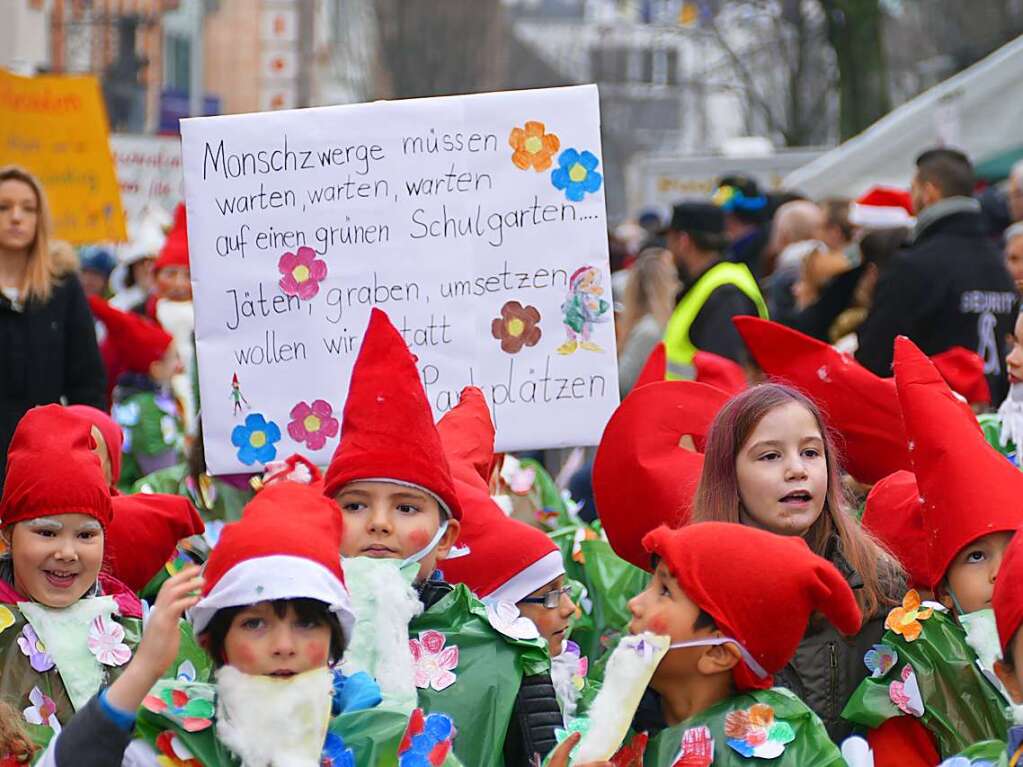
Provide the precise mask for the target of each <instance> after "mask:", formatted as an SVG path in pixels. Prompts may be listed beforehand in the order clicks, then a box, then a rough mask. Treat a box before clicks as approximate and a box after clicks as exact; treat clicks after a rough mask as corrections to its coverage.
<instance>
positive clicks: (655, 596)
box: [594, 522, 861, 767]
mask: <svg viewBox="0 0 1023 767" xmlns="http://www.w3.org/2000/svg"><path fill="white" fill-rule="evenodd" d="M643 546H644V548H645V549H646V550H647V551H648V552H649V553H650V554H651V564H649V565H648V567H651V566H652V568H653V571H654V573H653V579H652V580H651V581H650V584H649V586H648V587H647V588H646V590H645V591H643V592H642V593H641V594H639V595H638V596H636V597H634V598H633V599H632V600H631V601H630V602H629V609H630V610H631V611H632V615H633V618H632V622H631V623H630V625H629V630H630V632H632V633H633V634H634V635H636V634H641V633H644V632H649V633H652V634H655V635H658V636H666V637H668V638H669V639H670V645H668V650H667V652H666V654H664V655H663V657H662V658H661V659H660V661H659V663H658V664H657V666H656V669H655V670H654V671H653V676H652V678H651V681H650V686H651V687H652V688H653V689H654V690H656V691H657V692H658V693H659V694H660V696H661V697H660V700H661V710H662V713H663V717H664V722H665V723H666V725H667V727H666V728H664V729H662V730H660V731H659V732H651V733H650V741H649V743H648V744H647V746H646V750H645V758H644V759H643V764H644V765H646V766H647V767H671V766H672V765H675V764H699V765H711V764H713V765H718V767H727V766H728V765H736V766H737V765H743V764H749V763H750V760H751V759H769V760H771V764H776V765H793V766H796V765H798V766H799V767H803V766H804V765H814V767H831V766H834V767H839V765H844V764H845V762H844V760H843V759H842V756H841V754H840V753H839V751H838V748H837V747H836V746H835V744H834V743H832V741H831V739H830V738H829V737H828V734H827V731H826V730H825V728H824V725H823V723H822V722H821V720H820V719H819V718H818V717H817V715H816V714H814V713H813V711H811V710H810V709H809V708H808V707H807V706H806V704H804V703H803V702H802V701H801V700H799V698H797V697H796V696H795V695H793V694H792V693H791V692H789V691H788V690H786V689H783V688H777V687H772V674H775V673H777V672H778V671H780V670H781V669H782V668H784V667H785V665H786V664H787V663H788V662H789V661H790V660H791V659H792V656H793V654H794V653H795V652H796V648H797V647H798V645H799V642H800V640H801V639H802V636H803V627H804V626H805V625H806V623H807V621H808V620H809V618H810V616H811V614H813V613H815V612H820V613H822V614H823V615H825V616H827V617H828V619H829V620H831V621H833V622H834V623H835V625H836V627H837V628H838V629H839V630H840V631H842V632H843V633H846V634H852V633H855V632H856V631H858V630H859V627H860V622H861V616H860V609H859V606H858V605H857V603H856V599H855V597H854V596H853V592H852V589H850V588H849V585H848V584H847V583H846V580H845V578H844V577H843V576H842V574H841V573H839V572H838V570H837V569H835V567H834V566H833V565H832V564H831V563H829V562H827V561H826V560H824V559H822V558H821V557H818V556H817V555H815V554H813V553H812V552H811V551H810V549H809V548H808V547H807V545H806V543H805V542H804V541H803V540H801V539H799V538H794V537H783V536H779V535H774V534H772V533H768V532H766V531H763V530H757V529H755V528H751V527H746V526H736V525H729V524H727V523H719V522H706V523H698V524H689V525H686V526H685V527H682V528H680V529H677V530H673V529H670V528H668V527H665V526H661V527H659V528H657V529H656V530H654V531H653V532H651V533H648V534H647V535H646V536H645V537H644V538H643ZM740 565H741V566H740ZM605 694H614V691H613V690H612V689H611V683H610V682H606V683H605V687H604V689H603V690H602V691H601V693H600V696H603V695H605ZM600 696H598V699H597V700H596V701H595V702H594V710H596V709H597V708H598V706H599V705H600Z"/></svg>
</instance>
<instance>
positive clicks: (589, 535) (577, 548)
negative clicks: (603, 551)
mask: <svg viewBox="0 0 1023 767" xmlns="http://www.w3.org/2000/svg"><path fill="white" fill-rule="evenodd" d="M599 537H600V536H598V535H597V534H596V533H595V532H593V530H591V529H590V528H589V527H578V528H576V531H575V535H574V536H573V538H572V561H573V562H577V563H578V564H580V565H584V564H586V555H585V554H583V541H596V540H598V539H599Z"/></svg>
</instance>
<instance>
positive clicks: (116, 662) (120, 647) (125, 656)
mask: <svg viewBox="0 0 1023 767" xmlns="http://www.w3.org/2000/svg"><path fill="white" fill-rule="evenodd" d="M87 642H88V645H89V652H91V653H92V654H93V655H95V656H96V660H98V661H99V662H100V663H102V664H103V665H104V666H123V665H124V664H125V663H127V662H128V661H130V660H131V648H130V647H128V645H126V644H125V643H124V627H123V626H122V625H121V624H120V623H118V622H117V621H113V620H110V619H109V618H104V617H103V616H102V615H97V616H96V617H95V618H94V619H93V621H92V623H91V624H90V625H89V638H88V640H87Z"/></svg>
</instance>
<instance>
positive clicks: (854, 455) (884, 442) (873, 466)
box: [732, 317, 911, 484]
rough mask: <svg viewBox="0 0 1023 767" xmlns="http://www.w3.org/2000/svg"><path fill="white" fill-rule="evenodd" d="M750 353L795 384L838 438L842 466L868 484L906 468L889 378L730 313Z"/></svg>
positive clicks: (812, 342) (810, 341) (780, 328)
mask: <svg viewBox="0 0 1023 767" xmlns="http://www.w3.org/2000/svg"><path fill="white" fill-rule="evenodd" d="M732 322H733V323H734V324H735V327H736V328H738V330H739V333H740V335H742V338H743V340H744V341H745V342H746V346H747V347H748V348H749V351H750V354H752V355H753V359H754V360H755V361H756V363H757V364H758V365H759V366H760V367H761V368H762V369H763V371H764V372H765V373H766V374H767V375H769V376H770V377H771V378H774V379H778V380H781V381H784V382H786V383H789V384H791V385H793V386H795V387H796V388H797V389H800V390H801V391H803V392H805V393H806V394H807V395H808V396H810V397H811V398H812V399H813V400H814V401H815V402H816V403H817V405H818V406H819V407H820V408H821V409H822V410H823V411H824V414H825V416H826V418H827V420H828V423H829V424H830V425H831V427H832V428H834V429H835V430H836V431H838V432H839V433H840V434H841V435H842V437H843V438H844V443H845V444H844V446H843V447H844V451H843V452H844V458H845V466H846V469H847V470H848V472H849V473H850V474H852V475H853V476H854V477H855V478H856V479H858V480H859V481H860V482H863V483H866V484H873V483H874V482H877V481H878V480H879V479H881V478H882V477H886V476H888V475H889V474H891V473H892V472H895V471H899V470H900V469H910V468H911V464H910V462H909V452H908V451H907V450H906V444H907V443H906V436H905V431H904V429H903V426H902V419H901V416H900V410H899V399H898V396H897V395H896V393H895V382H894V381H892V380H891V379H890V378H879V377H878V376H876V375H874V374H873V373H871V372H870V371H869V370H867V369H866V368H865V367H863V366H862V365H860V364H859V363H858V362H856V361H855V360H854V359H853V358H852V357H850V356H849V355H847V354H843V353H842V352H839V351H838V350H836V349H834V348H833V347H831V346H828V345H827V344H826V343H823V342H822V341H818V340H817V339H815V338H810V337H809V336H806V335H803V334H802V333H799V332H797V331H795V330H792V329H791V328H787V327H785V326H784V325H779V324H778V323H776V322H769V321H767V320H762V319H760V318H759V317H733V318H732Z"/></svg>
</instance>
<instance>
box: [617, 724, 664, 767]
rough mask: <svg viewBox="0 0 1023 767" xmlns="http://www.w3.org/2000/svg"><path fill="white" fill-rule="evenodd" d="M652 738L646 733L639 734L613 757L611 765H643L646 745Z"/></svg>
mask: <svg viewBox="0 0 1023 767" xmlns="http://www.w3.org/2000/svg"><path fill="white" fill-rule="evenodd" d="M649 740H650V736H649V735H647V734H646V733H645V732H637V733H636V734H635V735H634V736H633V738H632V740H630V741H629V742H628V743H626V744H624V745H623V746H622V747H621V748H619V749H618V752H617V753H616V754H615V755H614V756H612V757H611V764H613V765H614V767H633V765H636V764H642V763H643V754H644V753H645V752H646V744H647V743H648V742H649ZM673 767H674V765H673Z"/></svg>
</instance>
